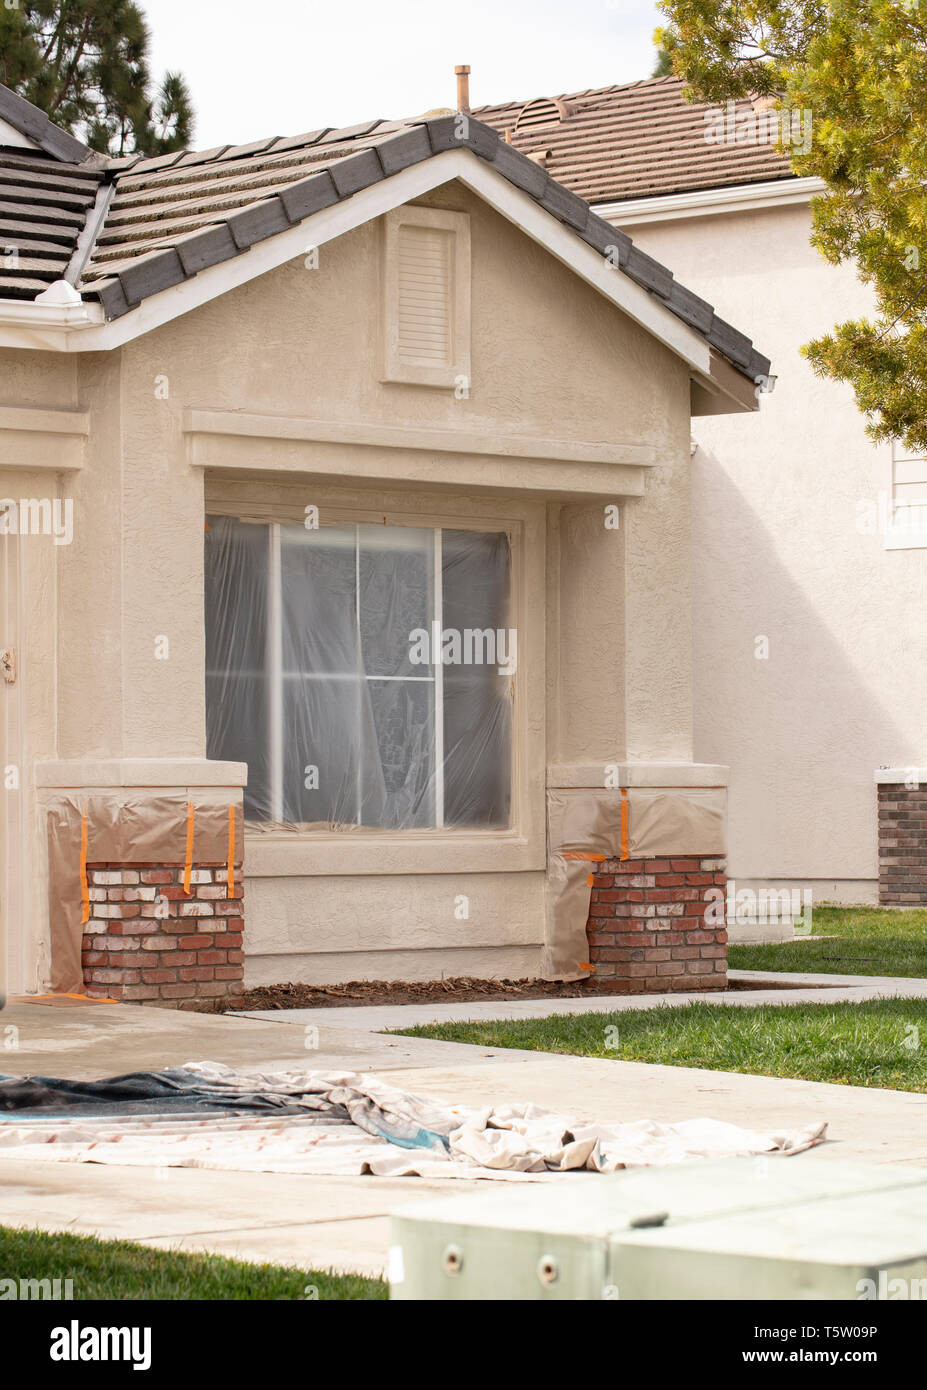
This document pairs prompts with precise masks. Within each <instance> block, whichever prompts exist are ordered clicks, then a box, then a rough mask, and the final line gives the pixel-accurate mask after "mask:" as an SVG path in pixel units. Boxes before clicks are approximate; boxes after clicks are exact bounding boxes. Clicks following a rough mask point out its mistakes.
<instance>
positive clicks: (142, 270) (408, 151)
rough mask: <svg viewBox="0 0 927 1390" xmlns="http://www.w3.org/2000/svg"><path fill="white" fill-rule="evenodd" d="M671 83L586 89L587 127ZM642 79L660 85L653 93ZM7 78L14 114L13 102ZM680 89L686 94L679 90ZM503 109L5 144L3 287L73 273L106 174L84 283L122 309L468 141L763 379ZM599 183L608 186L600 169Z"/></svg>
mask: <svg viewBox="0 0 927 1390" xmlns="http://www.w3.org/2000/svg"><path fill="white" fill-rule="evenodd" d="M661 82H662V91H663V94H662V96H660V95H659V93H658V96H659V102H662V103H663V106H662V107H660V110H663V111H664V114H665V113H666V112H670V114H671V115H672V119H673V120H676V115H675V114H673V113H674V112H675V106H674V105H673V103H674V102H675V103H676V104H677V105H678V92H675V91H674V90H671V89H670V88H667V87H666V82H665V80H661ZM661 82H657V83H650V84H647V83H644V84H641V83H638V84H632V87H631V88H630V89H628V88H623V89H619V88H609V89H606V90H605V94H604V96H603V93H601V92H599V93H581V94H579V99H578V102H577V105H578V107H579V109H580V114H582V112H583V111H584V110H585V108H584V107H583V100H586V103H587V105H588V106H589V108H590V111H589V112H586V116H587V117H589V119H588V120H587V119H586V118H585V117H584V120H585V122H586V123H585V124H583V125H582V129H583V130H584V131H585V130H586V129H587V128H588V129H589V130H590V131H592V130H594V129H595V121H596V120H597V119H598V117H597V116H595V115H594V113H595V112H598V111H599V110H600V108H601V106H602V103H603V101H605V104H606V105H609V103H610V105H609V109H611V108H612V107H613V106H621V102H624V103H625V105H627V103H628V101H629V100H630V101H631V102H632V105H634V104H635V103H636V105H635V112H636V114H635V116H634V119H635V120H636V121H637V123H638V125H637V129H638V135H639V134H640V124H641V121H642V120H644V117H645V116H646V117H647V119H648V120H653V119H654V117H653V112H652V111H651V110H650V107H648V106H647V102H650V103H651V106H652V105H653V89H654V88H655V87H656V88H659V87H661ZM641 89H646V92H647V93H649V96H647V95H646V93H645V96H646V101H645V102H644V105H643V106H641V104H640V103H641V98H640V91H641ZM2 91H3V89H0V114H3V112H4V109H5V108H4V104H3V97H2ZM628 91H630V92H631V97H630V98H629V97H627V96H624V97H622V98H621V101H618V100H617V98H616V99H615V100H612V97H613V94H615V93H621V92H624V93H627V92H628ZM667 92H668V93H669V96H670V97H671V98H672V101H669V102H668V101H667ZM9 95H12V94H9ZM17 100H18V99H17ZM659 102H658V103H657V104H658V105H659ZM14 104H15V103H14ZM26 105H27V106H28V103H26ZM8 106H9V103H8V104H7V107H8ZM622 109H624V108H622ZM489 110H490V115H491V117H492V119H491V123H487V121H485V120H481V119H478V118H477V117H474V116H462V115H460V114H459V113H458V114H457V115H447V116H432V117H419V118H417V119H415V120H411V121H367V122H362V123H360V124H358V125H356V126H349V127H344V128H341V129H334V130H333V129H330V128H326V129H321V130H317V131H312V132H309V133H308V134H306V135H298V136H292V137H288V138H286V139H277V138H270V139H266V140H258V141H253V142H252V143H251V144H248V145H233V146H229V145H221V146H217V147H216V148H215V149H213V150H204V151H195V152H190V153H183V152H177V153H175V154H170V155H165V156H160V157H157V158H154V159H140V160H139V159H136V158H134V157H132V158H130V159H128V160H108V161H96V162H95V161H94V160H92V159H91V160H85V161H83V162H74V161H68V160H64V159H60V158H55V157H52V156H50V155H48V154H39V153H37V152H36V153H35V154H33V153H31V152H26V154H25V155H23V154H21V153H15V154H14V153H12V152H7V153H6V154H3V153H2V152H0V194H2V193H3V192H4V191H5V192H6V197H5V207H4V209H3V211H2V213H0V238H4V237H6V236H10V237H11V242H6V243H5V244H15V243H16V241H17V238H18V240H19V241H20V242H21V243H22V249H21V255H20V266H19V270H18V272H9V271H7V272H6V273H5V274H3V275H2V276H0V294H5V295H16V296H18V297H20V298H27V299H28V298H34V296H35V294H37V293H38V292H39V291H40V290H42V289H44V288H45V287H46V284H47V283H48V281H49V280H50V279H55V278H59V276H60V275H61V274H62V273H63V268H64V266H65V265H66V264H67V262H68V261H69V260H70V256H71V254H72V252H73V250H74V247H75V245H76V240H77V236H78V234H79V232H80V231H81V229H82V228H83V226H84V224H85V222H86V218H87V215H88V213H89V211H90V209H91V208H92V206H93V202H94V199H95V196H96V192H97V189H98V187H99V186H100V183H101V181H102V180H103V179H104V178H106V179H109V180H111V181H112V182H114V183H115V185H116V187H115V196H114V197H113V200H112V202H111V204H110V206H109V209H108V211H107V216H106V220H105V223H104V226H103V228H102V230H101V231H100V232H99V233H98V235H97V239H96V244H95V246H94V248H93V251H92V254H91V257H90V260H89V263H88V264H87V265H86V267H85V269H84V271H83V274H82V277H81V280H80V282H79V288H80V289H81V291H82V293H83V294H84V295H85V296H92V297H94V298H96V299H98V300H99V302H100V303H101V304H102V306H103V310H104V314H105V315H106V317H107V318H108V319H110V318H117V317H119V316H120V315H121V314H124V313H127V312H129V311H130V310H131V309H132V308H134V307H135V305H137V304H138V303H140V302H141V300H143V299H144V298H146V297H147V296H149V295H153V294H157V293H159V292H160V291H162V290H165V289H168V288H170V287H171V286H173V285H176V284H179V283H181V282H182V281H183V280H185V279H186V278H187V277H189V276H191V275H196V274H198V273H199V272H200V271H201V270H205V269H207V268H208V267H209V266H212V265H217V264H220V263H221V262H223V261H225V260H227V259H230V258H232V257H233V256H236V255H239V254H241V253H242V252H243V251H245V250H247V248H248V247H250V246H253V245H255V244H256V243H257V242H260V241H263V240H266V239H267V238H269V237H274V236H277V235H278V234H279V233H281V232H283V231H286V230H287V229H288V228H289V227H291V226H294V225H296V224H298V223H299V222H301V221H303V220H304V219H305V218H308V217H311V216H312V214H313V213H315V212H318V211H320V210H321V209H323V208H326V207H329V206H331V205H332V204H334V203H336V202H338V201H339V200H341V199H345V198H350V197H351V196H352V195H354V194H355V193H358V192H360V191H361V190H362V189H364V188H367V187H370V186H371V185H372V184H374V183H377V182H379V181H380V180H382V179H383V178H390V177H392V176H394V175H396V174H399V173H400V172H401V171H402V170H403V169H406V168H408V167H410V166H411V165H413V164H417V163H420V162H422V161H424V160H427V159H430V158H431V157H432V156H433V155H435V154H440V153H442V152H443V151H446V150H453V149H466V150H469V151H470V152H471V153H473V154H475V155H477V156H478V157H479V158H481V159H483V160H485V161H487V163H488V164H489V165H490V167H491V168H492V169H494V170H495V171H496V173H498V174H500V175H501V176H502V177H503V178H505V179H507V180H508V181H509V182H510V183H511V184H513V185H514V186H515V187H516V188H518V189H520V190H521V191H522V192H523V193H525V194H527V195H528V196H529V197H531V198H533V199H534V200H535V201H536V202H537V203H539V204H540V206H541V207H543V208H544V209H545V210H546V211H547V212H548V213H550V215H551V216H553V217H556V218H557V219H558V220H559V221H561V222H562V223H563V224H564V225H566V226H567V227H570V228H571V229H572V230H573V231H575V232H576V234H577V235H578V236H579V237H580V238H581V239H582V240H583V241H584V242H586V244H587V245H589V246H591V247H593V248H594V249H595V250H596V251H597V252H598V253H599V254H600V255H603V256H606V257H609V258H610V259H611V260H612V261H614V262H617V264H618V265H619V266H620V267H621V269H622V270H624V271H625V272H626V273H627V274H628V275H629V276H631V277H632V278H633V279H634V280H635V281H637V283H638V284H640V285H642V286H643V287H644V288H645V289H646V290H648V291H649V292H650V293H652V294H654V295H655V296H656V297H657V298H659V299H660V300H661V301H662V302H663V303H664V304H666V305H667V307H668V308H669V309H671V310H672V311H673V312H674V313H675V314H677V315H678V317H679V318H680V319H681V320H682V321H683V322H685V323H687V324H689V325H690V326H691V327H692V328H694V329H695V330H696V331H697V332H699V333H701V334H702V335H703V336H704V337H706V338H707V340H708V341H709V342H710V343H711V344H712V346H713V347H715V348H716V349H717V351H719V352H721V353H723V354H724V356H725V357H727V358H728V360H729V361H731V362H732V363H733V364H734V365H735V366H736V367H737V368H738V370H740V371H742V372H744V373H745V374H747V373H749V374H750V375H751V379H752V377H753V376H755V375H766V374H768V369H769V363H768V359H767V358H765V357H763V356H762V355H761V354H759V353H758V352H757V351H756V349H755V348H753V345H752V344H751V342H750V340H749V338H747V337H746V335H745V334H743V333H739V332H738V331H737V330H736V329H734V328H732V327H731V326H730V325H729V324H726V323H725V322H724V321H723V320H721V319H718V318H716V317H715V316H714V311H713V309H712V306H711V305H710V304H707V303H706V302H705V301H704V300H702V299H700V298H699V297H698V295H694V294H692V293H691V292H690V291H689V290H686V289H685V287H684V286H682V285H680V284H678V282H677V281H675V280H674V278H673V275H672V273H671V272H670V271H669V270H668V269H667V268H666V267H665V266H663V265H661V264H660V263H659V262H658V261H655V260H654V259H653V258H652V257H651V256H648V255H646V254H645V253H644V252H642V251H641V250H639V249H638V248H637V247H636V246H635V245H634V244H633V242H632V240H631V238H630V237H628V236H627V234H626V233H624V232H621V231H619V230H618V229H617V228H615V227H612V226H611V225H610V224H609V223H608V222H606V221H604V220H603V219H602V218H601V217H599V216H598V215H597V214H596V213H595V212H594V211H593V209H592V208H590V206H589V204H588V202H587V201H586V196H587V195H586V192H585V190H586V185H585V184H584V183H583V182H582V180H581V179H580V178H579V177H577V178H576V179H574V180H573V181H572V182H570V181H567V185H565V184H564V183H563V182H561V181H559V180H558V179H557V178H556V177H555V174H556V170H557V169H558V167H559V165H558V161H560V162H562V157H565V156H564V155H563V151H564V150H565V149H566V145H565V144H564V143H563V142H561V144H560V145H558V144H557V141H556V140H555V138H554V135H552V134H551V132H550V130H548V129H547V128H546V127H545V128H544V129H543V131H541V132H540V134H542V135H543V143H544V146H545V148H547V147H548V146H550V148H551V149H552V151H553V156H552V159H550V160H548V161H547V164H548V167H547V168H543V167H542V166H541V165H540V164H538V163H537V162H536V161H534V160H532V159H531V158H530V157H529V156H530V154H531V153H532V151H531V150H530V149H528V150H526V149H525V147H524V146H525V141H526V139H527V136H525V137H523V136H522V134H521V133H520V132H519V131H516V133H515V136H514V137H513V139H514V142H515V143H511V144H510V143H507V142H506V141H505V140H503V139H500V135H499V131H500V130H501V129H505V128H511V127H514V125H515V121H516V120H517V114H518V110H519V108H517V107H508V108H490V109H489ZM34 111H35V108H30V111H29V112H27V113H26V116H27V117H28V119H29V122H30V124H31V125H32V127H33V128H36V129H38V128H39V127H40V126H41V121H40V120H39V119H38V117H37V116H36V115H35V114H30V112H32V113H34ZM590 112H592V113H593V115H592V116H590ZM648 112H649V114H648ZM513 113H514V114H513ZM483 114H484V113H483V112H481V113H480V115H483ZM38 116H41V113H38ZM570 119H572V118H571V117H570V118H568V119H567V120H566V121H564V122H563V124H564V126H566V125H568V124H569V120H570ZM699 119H700V118H699ZM506 122H509V126H506ZM632 124H633V122H632ZM690 125H691V122H690ZM690 133H691V132H690ZM561 134H562V132H561ZM574 134H575V132H574ZM68 138H69V137H68ZM571 138H573V137H571ZM610 139H611V136H610V135H609V132H608V130H605V131H604V132H602V133H601V134H600V138H599V144H600V145H601V144H603V143H604V144H605V145H607V144H608V142H609V140H610ZM529 143H530V142H529ZM534 143H535V144H537V139H535V140H534ZM558 150H559V151H560V153H558ZM580 155H581V158H585V155H584V154H582V152H580ZM580 155H578V156H577V158H580ZM590 157H591V156H590ZM593 162H594V161H593ZM590 167H592V166H590ZM730 167H733V166H730ZM730 167H729V168H728V172H730ZM737 167H738V168H739V167H741V166H739V165H738V166H737ZM764 167H765V166H764ZM590 186H592V187H594V186H598V185H595V184H594V181H593V184H592V185H590ZM613 248H617V250H615V249H613ZM764 367H765V370H764Z"/></svg>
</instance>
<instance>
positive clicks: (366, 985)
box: [224, 975, 807, 1012]
mask: <svg viewBox="0 0 927 1390" xmlns="http://www.w3.org/2000/svg"><path fill="white" fill-rule="evenodd" d="M770 988H775V989H790V988H798V986H794V985H788V984H786V983H785V982H784V981H779V980H775V978H774V977H773V978H771V979H769V980H762V981H752V980H751V981H749V982H748V981H745V980H730V981H728V989H727V991H725V990H718V991H713V993H719V994H724V993H733V992H735V991H740V990H745V989H770ZM806 988H807V986H806ZM618 993H624V991H619V990H617V989H616V987H615V981H614V980H606V979H602V980H595V979H592V980H577V981H576V982H575V983H573V984H560V983H557V982H554V981H550V980H480V979H476V978H474V977H473V976H471V975H458V976H455V977H452V978H450V979H446V980H422V981H408V980H396V981H391V980H348V981H347V983H345V984H338V985H300V984H284V985H262V986H261V987H260V988H259V989H249V990H246V991H245V993H244V994H241V995H238V996H237V997H236V998H235V1000H234V1001H230V1002H229V1003H228V1004H227V1005H226V1007H225V1010H224V1012H228V1011H229V1010H230V1009H234V1010H235V1011H236V1012H238V1011H240V1010H243V1009H248V1010H250V1009H320V1008H325V1009H333V1008H350V1007H351V1006H354V1007H357V1006H360V1005H369V1004H435V1003H442V1004H457V1003H464V1002H466V1003H472V1004H477V1003H482V1004H494V1003H498V1002H501V1001H502V1000H506V999H588V998H590V997H591V996H593V995H596V994H618Z"/></svg>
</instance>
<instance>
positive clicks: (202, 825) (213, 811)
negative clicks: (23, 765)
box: [46, 791, 244, 994]
mask: <svg viewBox="0 0 927 1390" xmlns="http://www.w3.org/2000/svg"><path fill="white" fill-rule="evenodd" d="M230 804H231V805H234V806H235V815H234V818H233V824H232V828H231V834H232V836H233V837H234V862H235V864H237V865H240V864H241V863H242V857H243V851H244V837H243V832H242V816H241V800H240V798H239V799H238V800H237V801H233V802H231V803H230V801H229V799H228V797H227V796H226V797H225V798H224V799H221V798H217V796H216V794H215V793H205V792H202V791H196V792H190V793H189V795H184V796H178V795H176V794H175V795H170V796H157V795H147V796H142V795H139V794H137V793H133V792H128V791H126V792H123V793H122V794H121V795H113V794H109V795H104V794H102V793H87V794H85V795H82V794H81V793H80V792H76V791H74V792H67V793H63V794H61V795H58V796H55V797H53V798H52V799H50V800H49V801H48V803H47V808H46V809H47V826H48V907H49V930H50V937H51V980H50V986H51V989H52V991H53V992H54V993H56V994H79V993H80V992H81V989H82V988H83V974H82V970H81V937H82V935H83V922H82V918H83V917H84V916H85V915H86V913H85V910H84V900H83V898H84V892H85V891H86V888H85V884H84V883H83V882H82V879H83V869H84V868H85V866H86V865H87V864H120V865H122V864H125V865H127V866H131V865H132V864H184V863H185V862H186V861H187V859H188V857H190V858H191V859H192V863H194V864H204V863H213V864H220V863H222V864H224V863H227V861H228V856H229V850H230V848H231V846H230V817H229V806H230ZM191 807H192V813H191V809H190V808H191Z"/></svg>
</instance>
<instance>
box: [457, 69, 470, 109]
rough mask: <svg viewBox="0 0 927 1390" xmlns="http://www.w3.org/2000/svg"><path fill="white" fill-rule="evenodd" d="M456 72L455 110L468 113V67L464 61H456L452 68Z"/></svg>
mask: <svg viewBox="0 0 927 1390" xmlns="http://www.w3.org/2000/svg"><path fill="white" fill-rule="evenodd" d="M454 72H455V73H456V74H457V110H458V111H463V112H464V113H465V114H466V115H469V114H470V68H469V66H468V65H467V64H466V63H458V64H457V66H456V67H455V69H454Z"/></svg>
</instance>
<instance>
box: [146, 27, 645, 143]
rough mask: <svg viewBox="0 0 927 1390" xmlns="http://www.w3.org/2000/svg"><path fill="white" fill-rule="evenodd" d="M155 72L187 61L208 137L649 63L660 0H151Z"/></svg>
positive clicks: (572, 82)
mask: <svg viewBox="0 0 927 1390" xmlns="http://www.w3.org/2000/svg"><path fill="white" fill-rule="evenodd" d="M141 3H142V7H143V9H144V10H145V11H146V13H147V15H148V21H149V25H150V27H151V31H152V54H151V57H152V74H153V75H154V76H156V77H157V79H158V80H160V78H161V75H162V74H163V72H164V71H165V70H166V69H171V70H175V71H176V70H179V71H180V72H182V73H183V74H184V76H185V77H186V78H187V81H188V83H189V85H190V87H191V90H192V93H193V98H194V104H195V106H196V111H197V124H196V133H195V137H194V140H193V144H194V146H195V147H197V148H199V149H207V148H210V147H211V146H213V145H227V144H242V143H244V142H246V141H249V140H257V139H260V138H262V137H264V136H271V135H297V134H301V133H302V132H304V131H309V130H314V129H316V128H318V127H319V126H333V127H335V126H341V125H354V124H356V123H357V122H359V121H364V120H373V119H375V118H377V117H381V118H383V119H385V120H386V119H391V118H395V117H399V116H415V115H420V114H421V113H422V112H424V111H428V110H431V109H433V108H434V107H442V106H443V107H453V106H454V105H455V104H456V103H455V94H456V86H455V78H454V67H455V64H457V63H469V65H470V69H471V72H470V99H471V105H473V106H479V105H481V104H483V103H488V102H502V101H522V100H525V101H527V100H529V99H530V98H532V97H541V96H557V95H559V94H560V93H563V92H571V91H580V90H582V89H583V88H584V87H605V86H608V85H609V84H610V83H613V82H634V81H636V80H637V79H638V78H641V77H649V75H650V71H651V69H652V67H653V62H654V56H655V49H654V46H653V42H652V38H653V31H654V29H655V28H656V26H657V25H658V24H659V23H660V22H661V16H660V14H659V12H658V10H657V8H656V5H655V4H652V3H649V0H531V3H530V4H529V3H525V0H522V3H518V2H517V0H463V2H461V0H449V3H444V4H442V3H440V0H341V3H337V0H324V3H322V0H259V3H256V0H220V3H202V0H199V3H197V0H141Z"/></svg>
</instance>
